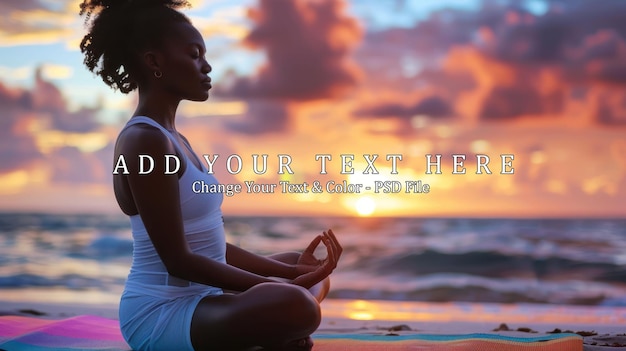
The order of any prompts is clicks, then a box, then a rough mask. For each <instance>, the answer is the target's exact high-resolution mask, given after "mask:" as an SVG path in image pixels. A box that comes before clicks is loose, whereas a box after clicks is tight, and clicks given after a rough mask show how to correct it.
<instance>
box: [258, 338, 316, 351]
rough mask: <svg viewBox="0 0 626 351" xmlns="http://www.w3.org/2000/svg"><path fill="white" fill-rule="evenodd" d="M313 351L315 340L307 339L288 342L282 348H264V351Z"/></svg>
mask: <svg viewBox="0 0 626 351" xmlns="http://www.w3.org/2000/svg"><path fill="white" fill-rule="evenodd" d="M312 349H313V339H311V337H310V336H309V337H306V338H302V339H298V340H292V341H289V342H287V343H286V344H284V345H283V346H281V347H276V348H264V349H263V351H311V350H312Z"/></svg>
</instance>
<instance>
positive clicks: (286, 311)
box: [251, 283, 321, 332]
mask: <svg viewBox="0 0 626 351" xmlns="http://www.w3.org/2000/svg"><path fill="white" fill-rule="evenodd" d="M254 289H255V290H257V291H254V292H253V293H254V294H261V295H266V296H271V298H272V300H273V301H272V305H274V306H275V307H276V310H275V312H277V313H279V314H281V315H283V316H284V317H285V318H286V319H288V320H289V324H291V325H294V326H296V325H298V324H300V323H302V324H301V327H302V328H307V329H308V328H312V330H311V332H313V331H315V329H317V327H318V326H319V324H320V321H321V311H320V305H319V303H318V302H317V300H316V299H315V298H314V297H313V295H311V293H310V292H309V291H308V290H307V289H305V288H303V287H301V286H298V285H291V284H274V283H266V284H259V285H257V286H256V287H255V288H254ZM251 290H252V289H251Z"/></svg>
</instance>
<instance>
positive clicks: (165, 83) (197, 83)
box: [158, 22, 212, 101]
mask: <svg viewBox="0 0 626 351" xmlns="http://www.w3.org/2000/svg"><path fill="white" fill-rule="evenodd" d="M170 28H171V33H168V34H167V35H166V36H165V38H164V43H163V46H162V49H161V50H159V51H160V55H159V57H160V71H161V73H162V74H163V75H162V77H161V78H158V84H161V85H162V87H163V89H165V90H166V91H167V92H168V93H170V94H172V95H174V96H177V97H179V98H180V99H184V100H191V101H204V100H206V99H208V97H209V89H211V84H210V82H211V79H210V78H209V76H208V74H209V72H211V69H212V68H211V66H210V65H209V63H208V62H207V61H206V58H205V54H206V47H205V45H204V39H203V38H202V35H201V34H200V32H198V30H197V29H196V28H195V27H194V26H193V25H191V24H189V23H187V22H176V23H173V24H172V25H171V26H170Z"/></svg>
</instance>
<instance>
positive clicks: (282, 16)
mask: <svg viewBox="0 0 626 351" xmlns="http://www.w3.org/2000/svg"><path fill="white" fill-rule="evenodd" d="M251 18H252V20H253V21H254V22H255V27H254V29H253V30H252V31H251V33H250V34H249V35H248V37H247V38H246V40H245V42H246V44H247V45H249V46H251V47H253V48H257V49H262V50H264V51H265V52H266V54H267V63H266V65H265V66H264V67H262V68H261V69H260V71H259V72H258V73H257V74H256V76H254V77H246V78H240V79H238V80H236V82H235V83H234V85H233V87H232V88H231V89H230V91H229V92H228V94H231V95H235V96H238V97H243V98H247V97H262V98H274V99H283V100H311V99H320V98H332V97H337V96H341V95H342V94H344V93H345V92H346V91H348V90H349V89H350V88H352V87H354V86H355V84H356V83H357V80H358V75H359V71H358V69H357V68H356V66H355V65H353V64H351V63H350V62H349V55H350V53H351V51H352V50H353V48H354V47H355V45H356V44H357V43H358V42H359V41H360V38H361V29H360V27H359V24H358V23H357V21H356V20H355V19H353V18H351V17H349V16H348V15H347V14H346V13H345V3H344V1H343V0H321V1H290V0H261V1H260V2H259V7H258V8H257V9H255V10H252V11H251Z"/></svg>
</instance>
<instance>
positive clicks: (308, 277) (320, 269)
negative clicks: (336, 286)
mask: <svg viewBox="0 0 626 351" xmlns="http://www.w3.org/2000/svg"><path fill="white" fill-rule="evenodd" d="M320 242H322V243H324V246H326V258H324V259H318V258H316V257H315V255H314V253H315V249H316V248H317V247H318V246H319V244H320ZM342 252H343V248H342V247H341V245H340V244H339V241H338V240H337V237H335V233H333V231H332V230H330V229H329V230H328V231H325V232H324V233H323V234H322V235H318V236H317V237H315V239H313V241H311V243H310V244H309V246H308V247H307V248H306V249H305V250H304V252H302V254H301V255H300V258H299V259H298V262H297V264H296V271H297V272H298V276H297V277H296V278H295V279H293V280H292V281H291V283H292V284H295V285H300V286H302V287H305V288H307V289H308V288H310V287H312V286H313V285H315V284H317V283H319V282H320V281H322V280H323V279H324V278H326V277H328V276H329V275H330V274H331V273H332V272H333V270H334V269H335V268H336V267H337V262H338V261H339V258H340V257H341V253H342Z"/></svg>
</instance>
